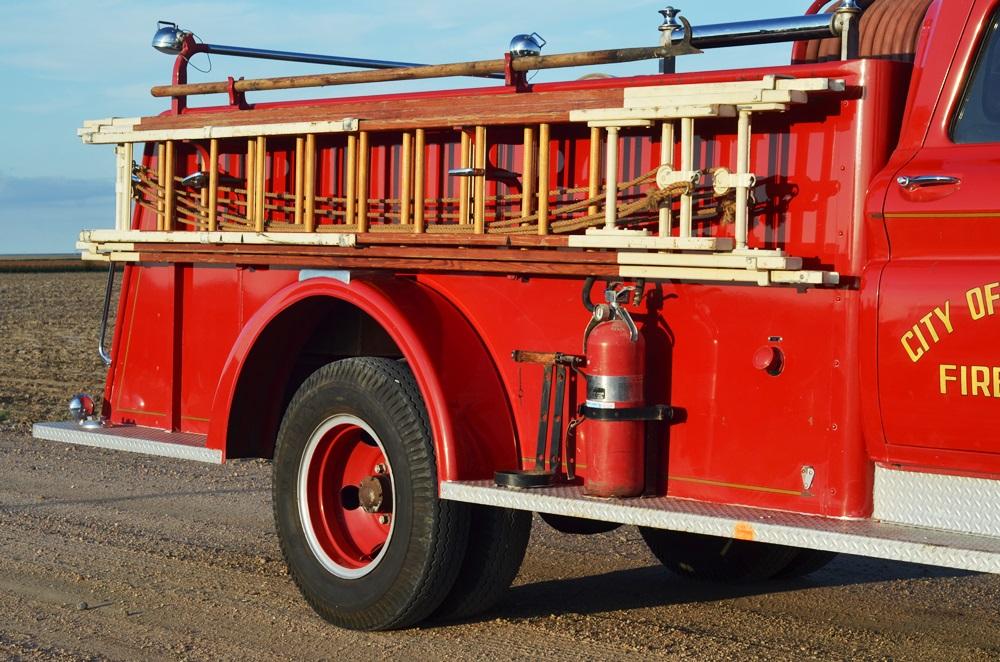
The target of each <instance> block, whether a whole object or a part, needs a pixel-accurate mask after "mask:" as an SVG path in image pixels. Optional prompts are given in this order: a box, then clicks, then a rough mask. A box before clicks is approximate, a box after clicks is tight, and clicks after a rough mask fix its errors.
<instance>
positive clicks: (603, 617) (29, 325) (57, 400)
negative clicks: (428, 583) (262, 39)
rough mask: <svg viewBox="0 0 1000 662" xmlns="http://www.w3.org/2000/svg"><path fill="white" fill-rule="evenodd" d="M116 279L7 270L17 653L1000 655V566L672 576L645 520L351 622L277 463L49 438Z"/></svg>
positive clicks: (1, 636) (0, 582)
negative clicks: (326, 604)
mask: <svg viewBox="0 0 1000 662" xmlns="http://www.w3.org/2000/svg"><path fill="white" fill-rule="evenodd" d="M103 287H104V276H103V275H102V274H99V273H50V274H30V273H0V339H2V342H0V658H5V659H50V658H54V659H67V660H76V659H95V660H103V659H123V660H135V659H143V660H145V659H151V660H158V659H195V660H217V659H238V660H248V661H252V660H270V659H334V658H341V659H382V658H389V657H392V658H395V659H406V660H409V659H418V660H425V659H426V660H432V659H433V660H438V659H444V658H454V659H498V660H500V659H535V658H543V659H562V658H567V659H570V658H571V659H574V660H581V659H626V658H631V659H645V658H666V659H699V660H718V659H732V660H748V659H751V660H752V659H762V660H763V659H767V660H771V659H778V660H793V659H795V660H798V659H897V660H903V659H912V660H917V659H919V660H927V659H939V660H987V659H1000V615H998V605H1000V576H991V575H978V574H974V573H967V572H959V571H951V570H943V569H937V568H931V567H925V566H919V565H909V564H903V563H891V562H884V561H873V560H868V559H862V558H856V557H847V556H842V557H839V558H838V559H837V560H836V561H834V562H833V563H832V564H831V565H829V566H827V567H826V568H825V569H823V570H822V571H820V572H818V573H816V574H815V575H813V576H811V577H809V578H807V579H802V580H796V581H785V582H778V583H769V584H765V585H755V586H745V587H738V588H732V587H719V586H706V585H701V584H694V583H691V582H688V581H684V580H681V579H678V578H676V577H673V576H671V575H670V574H668V573H667V572H666V571H664V570H663V569H661V568H660V567H659V566H658V564H657V563H656V562H655V560H654V559H653V557H652V556H651V555H650V554H649V553H648V552H647V551H646V550H645V548H644V547H643V545H642V542H641V540H640V538H639V534H638V532H637V531H636V530H635V529H631V528H627V527H625V528H621V529H618V530H617V531H614V532H612V533H609V534H603V535H599V536H592V537H578V536H566V535H562V534H558V533H556V532H554V531H552V530H551V529H549V528H548V527H547V526H546V525H545V524H544V523H542V522H541V521H539V520H537V519H536V521H535V526H534V529H533V531H532V539H531V545H530V547H529V550H528V555H527V558H526V559H525V563H524V565H523V567H522V569H521V574H520V576H519V577H518V578H517V580H516V583H515V585H514V587H513V588H512V589H511V590H510V591H509V593H508V594H507V597H506V598H505V599H504V601H503V602H502V603H501V604H500V605H499V606H498V607H497V608H496V609H495V610H494V611H493V612H491V613H489V614H487V615H486V616H484V617H483V618H481V619H478V620H476V621H474V622H469V623H462V624H457V625H448V626H439V627H428V628H423V629H414V630H409V631H403V632H390V633H375V634H365V633H355V632H347V631H342V630H338V629H336V628H333V627H331V626H329V625H327V624H326V623H324V622H323V621H321V620H320V619H319V618H318V617H316V616H315V615H314V614H313V613H312V611H311V610H310V609H309V607H307V606H306V604H305V603H304V602H303V601H302V600H301V599H300V598H299V595H298V593H297V592H296V589H295V587H294V586H293V584H292V582H291V580H290V579H289V578H288V576H287V575H286V573H285V569H284V565H283V563H282V561H281V557H280V553H279V551H278V545H277V541H276V538H275V534H274V532H273V529H272V523H271V515H270V496H269V494H270V488H269V479H270V465H269V464H268V463H266V462H263V461H240V462H232V463H229V464H227V465H225V466H221V467H217V466H209V465H202V464H196V463H186V462H183V461H180V460H170V459H163V458H152V457H144V456H138V455H130V454H124V453H115V452H112V451H103V450H99V449H91V448H82V447H74V446H66V445H62V444H56V443H51V442H41V441H35V440H33V439H32V438H31V437H30V423H31V422H32V421H35V420H55V419H62V418H64V417H65V406H66V402H67V400H68V398H69V397H70V396H71V395H72V394H73V392H75V391H77V390H85V391H89V392H91V393H95V394H97V393H99V392H100V383H101V379H102V368H101V365H100V361H99V360H98V358H97V355H96V343H97V334H98V325H99V318H100V305H101V300H102V297H103Z"/></svg>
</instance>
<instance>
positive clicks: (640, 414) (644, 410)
mask: <svg viewBox="0 0 1000 662" xmlns="http://www.w3.org/2000/svg"><path fill="white" fill-rule="evenodd" d="M580 415H581V416H583V417H584V418H588V419H590V420H592V421H667V422H670V421H672V420H674V408H673V407H671V406H670V405H652V406H650V407H623V408H619V409H604V408H601V407H589V406H587V405H582V406H581V407H580Z"/></svg>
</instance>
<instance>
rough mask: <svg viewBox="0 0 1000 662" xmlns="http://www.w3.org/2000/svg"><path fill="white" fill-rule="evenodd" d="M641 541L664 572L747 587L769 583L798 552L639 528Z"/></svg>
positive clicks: (733, 540) (780, 546)
mask: <svg viewBox="0 0 1000 662" xmlns="http://www.w3.org/2000/svg"><path fill="white" fill-rule="evenodd" d="M639 531H640V533H641V534H642V538H643V540H645V541H646V545H647V546H648V547H649V550H650V551H651V552H652V553H653V556H655V557H656V558H657V559H659V561H660V563H662V564H663V565H664V566H665V567H666V568H667V569H669V570H671V571H672V572H674V573H676V574H678V575H680V576H682V577H688V578H690V579H696V580H702V581H711V582H731V583H750V582H759V581H764V580H766V579H771V578H772V577H774V576H776V575H777V574H778V573H779V572H781V571H782V570H784V569H785V568H786V567H787V566H788V564H789V563H791V562H792V560H793V559H794V558H795V556H796V554H797V553H798V552H799V551H800V550H799V549H798V548H796V547H786V546H785V545H773V544H769V543H762V542H752V541H749V540H737V539H735V538H720V537H717V536H705V535H700V534H697V533H685V532H681V531H664V530H661V529H648V528H645V527H639Z"/></svg>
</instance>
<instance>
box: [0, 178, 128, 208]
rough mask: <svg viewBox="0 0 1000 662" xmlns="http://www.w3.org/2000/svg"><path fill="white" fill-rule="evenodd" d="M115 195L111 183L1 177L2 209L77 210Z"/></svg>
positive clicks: (0, 198)
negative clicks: (75, 207)
mask: <svg viewBox="0 0 1000 662" xmlns="http://www.w3.org/2000/svg"><path fill="white" fill-rule="evenodd" d="M112 195H114V183H113V182H110V183H109V180H108V179H106V178H105V179H75V178H70V177H12V176H10V175H6V174H4V173H0V206H3V207H30V206H35V205H55V206H74V205H79V204H87V203H91V202H94V201H99V200H107V199H109V198H110V196H112Z"/></svg>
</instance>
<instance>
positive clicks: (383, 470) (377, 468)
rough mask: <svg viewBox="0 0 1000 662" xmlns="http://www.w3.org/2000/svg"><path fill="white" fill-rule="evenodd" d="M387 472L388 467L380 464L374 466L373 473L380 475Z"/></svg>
mask: <svg viewBox="0 0 1000 662" xmlns="http://www.w3.org/2000/svg"><path fill="white" fill-rule="evenodd" d="M388 471H389V467H387V466H385V465H384V464H382V463H381V462H380V463H378V464H376V465H375V473H377V474H379V475H381V474H384V473H386V472H388Z"/></svg>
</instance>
